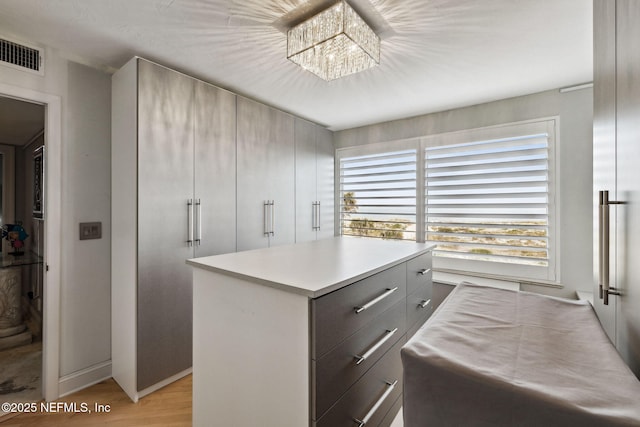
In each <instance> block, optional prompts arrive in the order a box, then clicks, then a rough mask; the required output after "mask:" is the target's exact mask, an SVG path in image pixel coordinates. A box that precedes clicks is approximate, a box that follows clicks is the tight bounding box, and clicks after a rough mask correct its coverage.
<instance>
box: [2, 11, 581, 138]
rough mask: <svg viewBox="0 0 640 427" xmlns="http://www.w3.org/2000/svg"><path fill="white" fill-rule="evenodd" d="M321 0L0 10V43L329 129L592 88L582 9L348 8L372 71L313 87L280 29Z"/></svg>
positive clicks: (314, 82)
mask: <svg viewBox="0 0 640 427" xmlns="http://www.w3.org/2000/svg"><path fill="white" fill-rule="evenodd" d="M327 1H328V0H311V1H307V0H0V34H11V35H14V36H20V37H22V38H24V39H26V40H27V41H31V42H35V43H41V44H44V45H48V46H51V47H54V48H57V49H59V50H61V51H63V52H66V53H67V54H71V55H72V57H76V58H83V59H84V61H86V62H88V63H91V64H97V65H102V66H106V67H111V68H114V69H117V68H119V67H121V66H122V65H123V64H124V63H125V62H126V61H127V60H129V59H130V58H131V57H132V56H134V55H139V56H142V57H146V58H148V59H151V60H154V61H157V62H159V63H162V64H164V65H167V66H169V67H171V68H175V69H178V70H181V71H184V72H186V73H188V74H191V75H194V76H196V77H198V78H201V79H203V80H206V81H210V82H212V83H214V84H216V85H218V86H221V87H224V88H227V89H229V90H232V91H234V92H236V93H239V94H243V95H246V96H249V97H251V98H254V99H257V100H260V101H263V102H265V103H268V104H270V105H273V106H275V107H278V108H280V109H283V110H285V111H289V112H291V113H294V114H296V115H299V116H302V117H305V118H307V119H310V120H312V121H315V122H317V123H320V124H324V125H326V126H328V127H330V128H331V129H333V130H338V129H345V128H351V127H356V126H361V125H366V124H371V123H377V122H382V121H387V120H392V119H397V118H403V117H409V116H414V115H418V114H424V113H429V112H434V111H442V110H446V109H451V108H456V107H461V106H466V105H473V104H477V103H482V102H487V101H492V100H496V99H502V98H508V97H512V96H518V95H524V94H528V93H534V92H539V91H543V90H547V89H553V88H558V87H563V86H569V85H573V84H579V83H584V82H589V81H591V79H592V6H591V4H592V2H591V1H590V0H350V1H349V3H351V4H352V5H354V7H355V8H356V9H359V10H361V11H362V12H363V15H365V16H364V17H365V19H366V20H368V21H370V22H372V23H373V26H374V27H375V28H374V29H375V30H376V31H377V32H379V33H380V35H381V38H382V45H381V59H380V65H379V66H378V67H375V68H374V69H371V70H368V71H365V72H362V73H359V74H355V75H352V76H348V77H346V78H343V79H338V80H334V81H331V82H325V81H323V80H321V79H319V78H317V77H316V76H314V75H312V74H311V73H308V72H305V71H303V70H302V69H301V68H299V67H298V66H296V65H295V64H293V63H291V62H290V61H288V60H287V59H286V35H285V33H283V32H282V27H283V22H285V23H286V21H287V19H289V18H290V17H292V16H295V15H296V13H297V12H299V11H300V10H302V9H304V7H305V6H309V4H311V6H314V5H316V4H317V3H320V2H324V3H326V2H327ZM329 2H330V1H329Z"/></svg>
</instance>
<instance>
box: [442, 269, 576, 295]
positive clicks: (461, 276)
mask: <svg viewBox="0 0 640 427" xmlns="http://www.w3.org/2000/svg"><path fill="white" fill-rule="evenodd" d="M433 281H434V282H438V283H443V284H446V285H454V286H455V285H457V284H459V283H460V282H465V281H466V282H472V283H476V284H478V285H483V286H492V287H494V288H501V289H510V290H514V291H518V290H520V286H521V285H533V286H544V287H548V288H556V289H563V288H564V286H563V285H562V284H560V283H556V282H548V281H543V280H531V279H519V278H516V277H499V276H498V277H497V276H495V275H490V274H483V273H467V272H463V271H456V270H447V269H438V268H434V269H433Z"/></svg>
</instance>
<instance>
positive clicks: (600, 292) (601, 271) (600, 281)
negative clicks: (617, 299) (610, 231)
mask: <svg viewBox="0 0 640 427" xmlns="http://www.w3.org/2000/svg"><path fill="white" fill-rule="evenodd" d="M605 198H606V199H608V198H609V192H608V191H599V192H598V199H599V205H598V297H599V298H600V299H603V297H604V259H605V258H604V217H605V207H606V204H605ZM607 251H608V248H607Z"/></svg>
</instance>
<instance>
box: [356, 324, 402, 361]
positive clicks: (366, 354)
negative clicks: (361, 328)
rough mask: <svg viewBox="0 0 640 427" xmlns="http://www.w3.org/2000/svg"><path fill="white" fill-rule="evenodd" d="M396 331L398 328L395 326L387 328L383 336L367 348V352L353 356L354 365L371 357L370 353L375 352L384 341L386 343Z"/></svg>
mask: <svg viewBox="0 0 640 427" xmlns="http://www.w3.org/2000/svg"><path fill="white" fill-rule="evenodd" d="M396 332H398V328H395V329H394V330H393V331H390V330H388V329H387V333H386V334H385V335H384V337H382V339H380V341H378V342H377V343H375V344H374V345H373V346H371V348H370V349H369V350H367V352H366V353H365V354H363V355H362V356H358V355H356V356H355V359H356V365H359V364H361V363H362V362H364V361H365V360H367V359H368V358H369V357H371V355H372V354H373V353H375V352H376V351H377V350H378V349H379V348H380V347H382V346H383V345H384V343H386V342H387V341H389V339H390V338H391V337H392V336H393V334H395V333H396Z"/></svg>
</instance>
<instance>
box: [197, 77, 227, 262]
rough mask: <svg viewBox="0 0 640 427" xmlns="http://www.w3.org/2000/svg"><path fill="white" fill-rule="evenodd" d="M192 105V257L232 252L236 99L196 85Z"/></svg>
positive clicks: (222, 92)
mask: <svg viewBox="0 0 640 427" xmlns="http://www.w3.org/2000/svg"><path fill="white" fill-rule="evenodd" d="M195 103H196V104H195V198H196V206H195V215H196V218H195V220H196V224H195V227H196V230H195V233H196V239H197V241H196V242H195V249H196V251H195V255H196V256H197V257H203V256H210V255H218V254H223V253H228V252H235V250H236V96H235V95H234V94H233V93H231V92H227V91H225V90H223V89H219V88H217V87H215V86H212V85H209V84H207V83H203V82H200V81H198V82H196V94H195Z"/></svg>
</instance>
